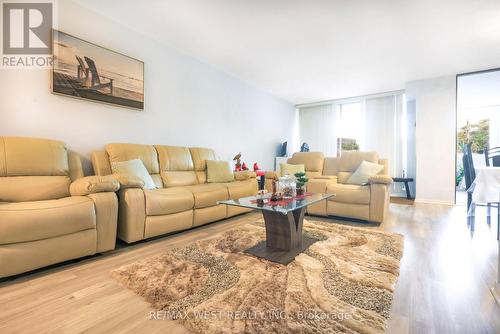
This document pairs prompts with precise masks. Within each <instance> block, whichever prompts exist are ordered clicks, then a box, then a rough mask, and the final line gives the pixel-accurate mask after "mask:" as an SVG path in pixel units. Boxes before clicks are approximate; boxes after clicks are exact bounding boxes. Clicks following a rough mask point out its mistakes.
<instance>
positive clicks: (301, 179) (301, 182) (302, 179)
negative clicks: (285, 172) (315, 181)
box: [294, 172, 309, 196]
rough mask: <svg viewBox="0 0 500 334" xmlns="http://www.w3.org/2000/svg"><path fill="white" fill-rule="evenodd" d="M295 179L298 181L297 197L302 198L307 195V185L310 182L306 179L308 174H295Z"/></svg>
mask: <svg viewBox="0 0 500 334" xmlns="http://www.w3.org/2000/svg"><path fill="white" fill-rule="evenodd" d="M294 175H295V178H296V179H297V182H296V188H297V196H302V195H304V193H305V190H306V187H305V186H306V183H307V181H309V179H308V178H307V177H306V173H304V172H298V173H295V174H294Z"/></svg>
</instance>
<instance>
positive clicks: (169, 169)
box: [155, 145, 198, 187]
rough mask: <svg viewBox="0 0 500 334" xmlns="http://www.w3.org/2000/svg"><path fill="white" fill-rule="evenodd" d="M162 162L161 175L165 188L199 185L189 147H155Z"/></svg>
mask: <svg viewBox="0 0 500 334" xmlns="http://www.w3.org/2000/svg"><path fill="white" fill-rule="evenodd" d="M155 148H156V150H157V152H158V158H159V161H160V175H161V178H162V180H163V185H164V186H165V187H179V186H190V185H194V184H198V178H197V177H196V173H195V171H194V163H193V159H192V158H191V152H190V151H189V149H188V148H187V147H181V146H165V145H155Z"/></svg>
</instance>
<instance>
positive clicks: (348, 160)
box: [338, 151, 379, 173]
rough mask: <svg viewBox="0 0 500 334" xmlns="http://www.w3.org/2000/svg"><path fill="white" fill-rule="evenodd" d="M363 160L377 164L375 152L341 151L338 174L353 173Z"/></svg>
mask: <svg viewBox="0 0 500 334" xmlns="http://www.w3.org/2000/svg"><path fill="white" fill-rule="evenodd" d="M363 160H365V161H368V162H372V163H378V162H379V161H378V153H377V152H359V151H342V154H341V156H340V162H339V166H338V168H339V172H351V173H352V172H354V171H355V170H356V169H358V167H359V165H360V164H361V162H363Z"/></svg>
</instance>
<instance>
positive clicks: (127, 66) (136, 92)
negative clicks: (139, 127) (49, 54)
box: [52, 30, 144, 110]
mask: <svg viewBox="0 0 500 334" xmlns="http://www.w3.org/2000/svg"><path fill="white" fill-rule="evenodd" d="M53 43H54V65H53V71H52V92H53V93H56V94H63V95H68V96H72V97H77V98H83V99H88V100H93V101H99V102H103V103H110V104H114V105H119V106H123V107H128V108H133V109H138V110H143V109H144V63H143V62H141V61H139V60H137V59H134V58H130V57H127V56H125V55H122V54H120V53H118V52H114V51H111V50H108V49H106V48H103V47H100V46H98V45H95V44H92V43H89V42H86V41H84V40H81V39H79V38H77V37H74V36H71V35H68V34H66V33H63V32H61V31H57V30H54V33H53Z"/></svg>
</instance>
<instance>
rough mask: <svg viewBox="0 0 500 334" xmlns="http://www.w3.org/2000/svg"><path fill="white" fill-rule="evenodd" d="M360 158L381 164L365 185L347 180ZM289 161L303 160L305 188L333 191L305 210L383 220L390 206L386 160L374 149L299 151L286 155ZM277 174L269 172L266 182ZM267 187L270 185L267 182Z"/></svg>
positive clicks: (313, 212)
mask: <svg viewBox="0 0 500 334" xmlns="http://www.w3.org/2000/svg"><path fill="white" fill-rule="evenodd" d="M363 160H366V161H369V162H373V163H378V164H380V165H383V166H384V169H383V170H382V171H381V172H380V174H379V175H376V176H374V177H372V178H370V180H369V182H368V185H363V186H362V185H355V184H347V180H348V179H349V177H350V176H351V174H352V173H353V172H354V171H355V170H356V169H357V168H358V166H359V165H360V164H361V162H362V161H363ZM287 163H289V164H303V165H304V167H305V171H306V174H307V177H308V178H309V182H308V183H307V191H310V192H313V193H328V194H335V196H334V197H331V198H329V199H328V200H326V201H323V202H320V203H317V204H314V205H310V206H308V207H307V213H308V214H311V215H319V216H339V217H346V218H355V219H361V220H367V221H370V222H376V223H382V222H383V221H384V219H385V217H386V215H387V211H388V208H389V201H390V194H389V186H390V184H391V183H392V178H391V177H390V176H389V175H388V174H389V161H388V160H387V159H379V157H378V154H377V153H376V152H358V151H343V152H342V155H341V157H338V158H337V157H335V158H325V157H324V155H323V153H321V152H298V153H294V154H293V156H292V157H291V158H290V159H288V161H287ZM276 178H277V175H276V174H274V173H268V174H267V175H266V182H267V180H268V179H270V181H269V182H272V180H273V179H276ZM266 188H270V185H269V183H267V184H266Z"/></svg>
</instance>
